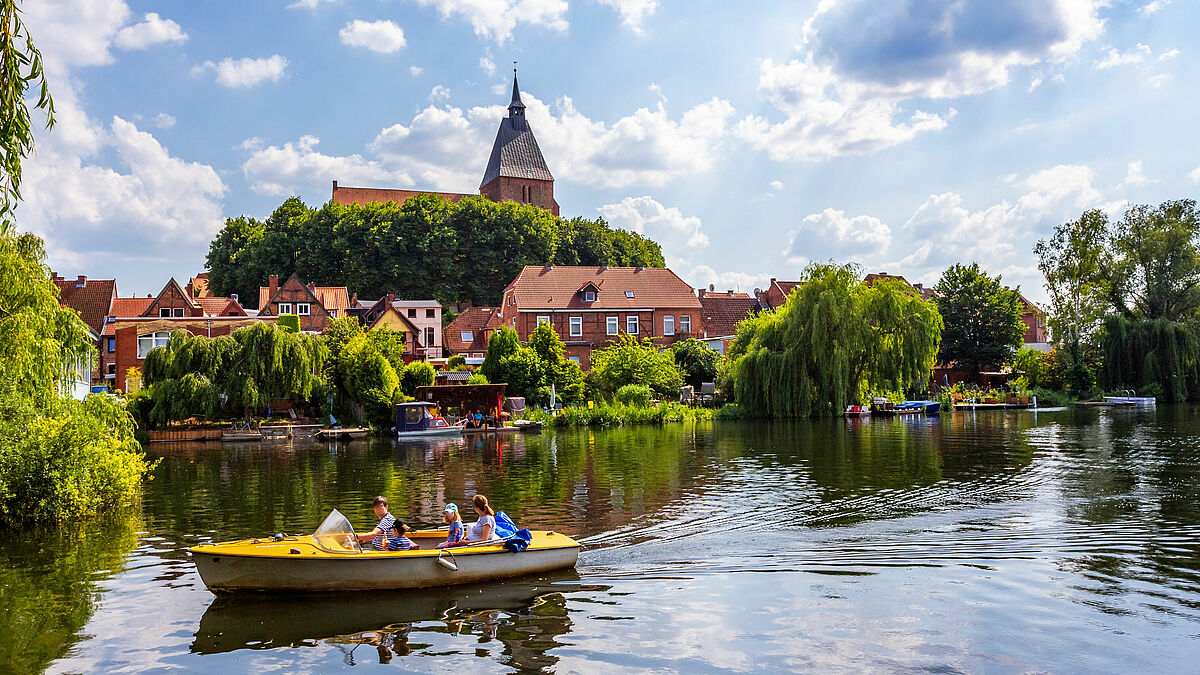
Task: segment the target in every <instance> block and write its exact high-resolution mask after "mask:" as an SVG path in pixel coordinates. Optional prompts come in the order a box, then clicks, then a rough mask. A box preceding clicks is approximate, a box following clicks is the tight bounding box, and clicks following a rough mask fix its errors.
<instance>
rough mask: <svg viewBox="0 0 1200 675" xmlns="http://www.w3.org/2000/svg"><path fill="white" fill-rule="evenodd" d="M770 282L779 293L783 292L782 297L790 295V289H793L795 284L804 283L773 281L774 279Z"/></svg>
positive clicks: (800, 282) (801, 282) (801, 283)
mask: <svg viewBox="0 0 1200 675" xmlns="http://www.w3.org/2000/svg"><path fill="white" fill-rule="evenodd" d="M771 283H772V284H773V285H774V286H775V287H776V288H778V289H779V292H780V293H783V297H784V298H787V296H789V295H791V294H792V291H793V290H795V289H796V287H797V286H800V285H803V284H804V282H803V281H775V280H772V281H771Z"/></svg>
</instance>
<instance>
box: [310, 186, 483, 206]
mask: <svg viewBox="0 0 1200 675" xmlns="http://www.w3.org/2000/svg"><path fill="white" fill-rule="evenodd" d="M430 194H432V195H437V196H439V197H443V198H445V199H446V201H450V202H457V201H458V200H460V199H462V198H463V197H471V196H478V195H469V194H459V193H455V192H433V191H431V190H391V189H386V188H360V187H345V186H342V185H336V184H335V185H334V186H333V201H334V202H337V203H338V204H341V205H342V206H350V205H352V204H370V203H372V202H395V203H396V204H403V203H404V202H405V200H407V199H408V198H409V197H416V196H417V195H430Z"/></svg>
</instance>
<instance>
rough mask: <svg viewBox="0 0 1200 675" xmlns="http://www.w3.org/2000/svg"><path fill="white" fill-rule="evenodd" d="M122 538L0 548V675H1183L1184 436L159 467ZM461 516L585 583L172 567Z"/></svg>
mask: <svg viewBox="0 0 1200 675" xmlns="http://www.w3.org/2000/svg"><path fill="white" fill-rule="evenodd" d="M151 452H152V454H154V455H155V456H160V457H162V462H161V464H160V465H159V466H158V468H157V470H156V471H155V474H154V480H153V481H152V482H150V483H149V484H148V486H147V489H146V495H145V500H144V506H143V508H142V509H141V511H140V512H139V513H137V514H127V515H124V516H121V517H116V518H110V519H108V520H106V521H105V522H102V523H94V524H87V525H83V526H77V527H74V528H68V529H65V530H55V531H43V530H36V531H29V532H23V533H16V534H12V533H7V534H5V538H4V540H3V541H2V542H0V603H2V605H0V606H2V607H3V608H4V610H5V611H3V612H0V671H9V670H11V671H15V672H31V671H32V672H36V671H39V670H49V671H50V672H120V671H137V672H143V671H158V670H184V671H214V672H250V671H255V672H257V671H261V670H264V669H276V668H278V669H288V670H300V671H319V672H327V671H333V670H362V669H369V670H370V669H384V670H388V671H389V672H399V670H404V671H429V672H450V671H453V672H511V671H537V670H545V671H558V672H605V673H618V672H634V671H637V672H643V671H646V670H651V671H667V672H676V671H685V672H726V671H729V672H743V671H757V672H779V671H796V670H820V671H832V672H860V671H863V670H874V671H889V672H890V671H908V670H914V671H938V672H957V671H962V672H1002V673H1007V672H1027V671H1053V672H1144V671H1151V670H1154V671H1159V672H1189V671H1190V672H1196V669H1197V663H1198V662H1200V585H1198V581H1200V409H1197V408H1194V407H1182V406H1179V407H1162V408H1159V409H1158V410H1157V411H1152V412H1141V413H1139V412H1132V411H1119V410H1114V411H1099V410H1081V411H1063V412H1050V413H1047V412H1040V413H1037V414H1036V415H1035V414H1033V413H1028V412H1022V413H994V412H989V413H979V414H977V415H974V416H973V415H971V414H970V413H956V414H953V415H945V416H942V417H941V418H932V419H922V420H882V419H876V420H871V421H857V420H855V421H843V420H828V421H818V422H811V423H809V422H797V423H773V424H766V425H758V424H741V423H711V424H701V425H699V426H694V427H693V426H673V427H667V428H635V429H611V430H599V431H578V432H575V431H572V432H558V433H553V432H547V433H545V434H541V435H531V436H520V435H517V436H506V437H499V438H496V437H492V438H479V437H476V438H469V439H466V440H461V441H453V442H451V441H428V442H421V443H415V442H408V443H399V444H397V443H394V442H389V441H385V440H374V441H362V442H352V443H348V444H346V443H343V444H337V445H327V444H316V443H312V442H300V441H296V442H289V443H282V444H280V443H272V444H263V445H246V446H233V445H225V446H223V447H222V446H217V445H207V446H205V445H189V446H174V447H165V446H164V447H159V446H154V447H152V448H151ZM476 492H483V493H486V494H488V495H489V496H490V497H491V498H492V500H493V502H494V503H496V504H497V505H498V506H499V507H500V508H502V509H504V510H505V511H507V512H508V513H509V514H510V515H512V516H513V517H514V518H515V519H516V520H517V521H518V522H519V523H521V524H522V525H525V526H528V527H534V528H547V529H555V530H560V531H563V532H568V533H571V534H574V535H576V536H577V537H578V538H580V539H581V540H582V541H583V542H584V543H585V544H586V548H585V550H584V552H583V554H582V555H581V558H580V563H579V566H578V568H577V569H576V570H574V571H570V572H565V573H561V574H558V575H555V576H551V577H547V578H533V579H525V580H520V581H513V582H506V583H501V584H493V585H488V586H472V587H466V588H457V589H445V590H437V591H429V592H395V593H367V594H363V593H340V594H332V595H323V596H303V595H292V594H280V595H278V596H267V597H254V598H239V597H222V598H219V599H218V598H216V597H214V596H213V595H212V594H210V593H209V592H208V591H207V590H206V589H205V588H204V585H203V583H202V582H201V581H200V578H199V577H198V576H197V574H196V572H195V568H194V567H193V566H192V564H191V562H190V561H189V560H188V557H187V554H186V552H185V549H186V547H188V546H192V545H195V544H197V543H200V542H206V541H211V540H224V539H233V538H239V537H245V536H259V535H264V534H270V533H273V532H277V531H283V532H289V533H296V532H309V531H311V530H312V529H313V528H315V526H316V525H317V524H318V523H319V522H320V520H321V519H322V518H323V517H324V515H325V514H326V513H327V512H328V511H329V510H330V509H332V508H337V509H339V510H341V511H342V512H343V513H346V514H347V515H348V516H350V518H351V520H352V521H353V522H354V524H355V526H356V527H360V528H367V527H370V526H371V525H373V522H374V517H373V516H372V515H371V512H370V507H369V504H370V501H369V500H370V498H371V497H373V496H374V495H376V494H384V495H387V496H388V497H389V499H390V501H391V503H392V507H393V508H392V510H393V512H395V513H398V514H400V515H401V516H403V517H405V518H406V519H407V520H409V521H410V522H416V523H423V524H435V523H437V522H438V521H439V519H440V513H441V509H442V506H443V504H445V503H446V502H447V501H454V502H457V503H459V504H460V505H465V504H466V501H467V499H468V498H469V496H470V495H472V494H475V493H476Z"/></svg>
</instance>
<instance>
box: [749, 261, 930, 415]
mask: <svg viewBox="0 0 1200 675" xmlns="http://www.w3.org/2000/svg"><path fill="white" fill-rule="evenodd" d="M861 277H862V275H861V271H860V270H859V269H858V267H857V266H855V265H835V264H813V265H810V266H809V267H808V268H807V269H806V270H805V271H804V274H803V275H801V282H802V283H801V284H800V285H799V286H798V287H797V288H796V290H794V291H793V292H792V294H791V295H790V296H789V297H788V299H787V301H786V302H785V303H784V305H783V306H782V307H780V308H779V309H777V310H776V311H774V312H763V313H760V314H758V315H756V316H753V317H750V318H748V319H746V320H745V321H743V322H742V323H741V324H739V325H738V334H737V337H736V338H735V340H734V342H733V344H732V345H731V346H730V350H729V353H728V354H727V359H728V362H729V371H730V372H729V378H728V380H729V381H731V383H732V385H733V396H734V398H735V399H736V401H737V402H738V403H739V404H741V405H743V406H745V407H746V408H748V409H750V410H753V411H755V412H758V413H760V414H764V415H769V416H776V417H809V416H815V415H829V414H840V413H841V411H842V410H843V409H844V407H845V406H846V405H847V404H848V403H849V402H850V401H853V400H861V397H863V396H866V395H867V393H869V392H872V391H879V390H885V389H886V390H900V391H911V390H921V389H924V388H925V387H926V386H927V384H928V382H929V376H930V373H931V372H932V369H933V364H934V357H935V356H936V354H937V353H938V347H939V343H940V340H941V333H942V318H941V316H940V314H939V313H938V309H937V307H936V306H935V305H934V304H933V303H931V302H926V301H924V300H922V299H921V296H920V294H919V293H917V291H916V290H915V289H913V288H912V287H911V286H909V285H908V284H905V283H903V282H901V281H899V280H887V281H881V282H877V283H875V284H874V285H870V286H868V285H866V284H864V283H862V282H861V281H860V279H861Z"/></svg>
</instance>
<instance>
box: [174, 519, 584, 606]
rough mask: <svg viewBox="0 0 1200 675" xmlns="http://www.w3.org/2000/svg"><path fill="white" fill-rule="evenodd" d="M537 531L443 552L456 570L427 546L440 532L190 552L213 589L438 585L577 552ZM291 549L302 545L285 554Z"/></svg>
mask: <svg viewBox="0 0 1200 675" xmlns="http://www.w3.org/2000/svg"><path fill="white" fill-rule="evenodd" d="M538 534H539V535H541V536H540V537H535V543H534V544H531V546H530V548H528V549H526V550H525V551H522V552H520V553H511V552H509V551H506V550H504V549H503V548H502V547H501V546H499V545H497V546H485V547H479V548H464V549H459V550H458V551H452V552H451V553H446V554H443V556H442V557H444V558H445V559H446V560H450V561H452V562H453V564H454V566H456V567H457V570H452V569H448V568H447V567H444V566H443V565H442V564H441V563H439V562H438V557H439V552H438V551H437V550H433V549H432V548H425V546H426V545H427V544H428V545H429V546H430V547H432V545H433V544H434V543H435V542H436V541H439V540H440V539H439V540H433V539H428V540H427V541H422V542H421V545H422V549H423V550H419V551H400V552H375V551H369V552H363V553H351V552H347V553H327V552H324V551H321V550H319V549H318V548H317V547H315V546H313V545H311V544H309V543H308V542H306V541H305V540H308V541H311V539H312V538H311V537H295V538H289V539H285V540H284V541H283V542H279V543H276V542H255V543H250V542H231V543H227V544H214V545H207V546H197V547H194V548H192V549H190V552H191V553H192V559H193V561H194V562H195V563H196V570H197V571H198V572H199V573H200V578H201V579H203V580H204V584H205V585H206V586H208V589H209V590H210V591H212V592H214V593H230V592H239V591H260V592H261V591H305V592H319V591H366V590H388V589H405V588H435V587H440V586H455V585H459V584H472V583H480V582H486V581H493V580H496V579H506V578H511V577H520V576H525V575H529V574H541V573H545V572H550V571H553V570H558V569H564V568H570V567H574V566H575V563H576V562H577V561H578V559H579V544H578V543H577V542H575V541H574V540H573V539H571V538H570V537H567V536H565V535H561V534H549V533H538ZM538 539H540V540H541V541H537V540H538ZM258 550H262V551H266V552H264V553H259V552H257V551H258ZM290 550H296V551H299V553H297V554H290V553H288V551H290ZM230 551H237V552H236V553H235V552H230Z"/></svg>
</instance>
